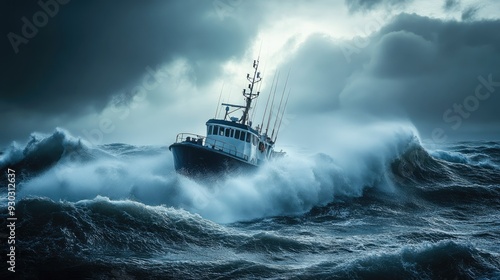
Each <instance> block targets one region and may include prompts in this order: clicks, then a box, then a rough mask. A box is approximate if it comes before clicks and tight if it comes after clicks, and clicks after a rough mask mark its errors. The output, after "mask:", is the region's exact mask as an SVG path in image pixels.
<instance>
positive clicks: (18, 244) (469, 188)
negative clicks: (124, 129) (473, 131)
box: [0, 130, 500, 279]
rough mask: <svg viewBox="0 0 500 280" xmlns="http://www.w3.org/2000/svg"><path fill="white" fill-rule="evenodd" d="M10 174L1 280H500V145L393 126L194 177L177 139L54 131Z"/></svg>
mask: <svg viewBox="0 0 500 280" xmlns="http://www.w3.org/2000/svg"><path fill="white" fill-rule="evenodd" d="M9 168H10V169H11V170H14V171H15V183H16V189H15V210H14V213H13V215H9V214H10V213H9V211H8V201H9V200H8V193H7V186H8V179H9V177H8V175H7V173H8V172H7V170H8V169H9ZM0 169H1V170H2V174H1V176H0V186H1V189H0V194H1V199H0V215H1V216H2V220H1V221H2V222H1V225H0V226H1V228H2V230H1V233H2V239H1V245H0V251H1V255H2V265H1V269H2V270H1V271H0V278H1V279H9V278H8V277H15V278H19V279H235V278H236V279H261V278H268V279H500V142H479V141H478V142H458V143H446V144H442V145H439V146H436V145H432V146H426V145H425V143H424V144H422V143H421V142H420V141H419V140H418V138H417V137H415V136H411V135H410V136H405V137H400V136H398V137H394V138H393V139H392V140H390V141H387V143H384V144H383V145H382V146H380V147H370V149H364V150H362V151H361V152H359V153H358V154H356V155H353V156H352V157H351V158H349V159H348V160H347V159H345V158H339V157H335V156H334V155H331V154H328V153H327V152H321V151H317V152H308V153H300V152H297V153H293V152H292V153H289V155H288V156H286V157H284V158H282V159H279V160H276V161H275V162H272V163H270V164H268V165H265V166H263V167H262V168H260V169H259V170H258V171H257V172H255V173H252V174H229V175H227V176H226V177H221V178H218V179H217V180H210V181H207V182H198V181H192V180H190V179H188V178H185V177H182V176H180V175H178V174H176V173H175V172H174V171H173V170H174V168H173V161H172V155H171V154H170V152H169V151H168V148H167V147H158V146H133V145H127V144H118V143H117V144H108V145H99V146H93V145H90V144H88V143H84V142H82V141H80V140H79V139H76V138H74V137H73V136H71V135H70V134H69V133H67V132H65V131H63V130H57V131H55V132H54V133H53V134H52V135H37V134H33V135H32V137H31V139H30V141H28V143H27V144H22V145H21V144H16V143H13V144H12V145H11V146H9V147H8V148H7V149H5V150H4V151H3V153H2V155H0ZM9 217H15V218H16V220H15V244H14V245H15V271H16V272H15V273H13V272H11V271H8V268H9V267H10V264H9V263H7V261H8V260H9V256H7V254H8V253H9V251H10V246H11V245H9V244H8V240H9V239H8V237H9V234H10V231H9V230H10V229H9V228H8V227H7V226H8V225H9V221H8V220H7V218H9Z"/></svg>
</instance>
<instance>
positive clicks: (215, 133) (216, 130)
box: [213, 125, 219, 135]
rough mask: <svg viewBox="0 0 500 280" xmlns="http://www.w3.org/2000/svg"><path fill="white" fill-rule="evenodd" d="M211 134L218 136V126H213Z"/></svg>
mask: <svg viewBox="0 0 500 280" xmlns="http://www.w3.org/2000/svg"><path fill="white" fill-rule="evenodd" d="M213 134H214V135H219V126H218V125H214V131H213Z"/></svg>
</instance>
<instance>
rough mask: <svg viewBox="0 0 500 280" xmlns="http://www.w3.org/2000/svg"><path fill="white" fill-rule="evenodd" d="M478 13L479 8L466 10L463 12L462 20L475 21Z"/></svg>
mask: <svg viewBox="0 0 500 280" xmlns="http://www.w3.org/2000/svg"><path fill="white" fill-rule="evenodd" d="M478 11H479V7H477V6H470V7H467V8H466V9H465V10H463V11H462V20H464V21H466V20H473V19H474V18H475V17H476V15H477V12H478Z"/></svg>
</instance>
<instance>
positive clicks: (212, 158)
mask: <svg viewBox="0 0 500 280" xmlns="http://www.w3.org/2000/svg"><path fill="white" fill-rule="evenodd" d="M258 68H259V60H258V59H257V60H254V62H253V75H250V74H247V80H248V81H249V82H250V83H249V84H248V88H246V89H243V96H244V100H245V103H244V104H243V105H236V104H228V103H222V104H221V106H222V108H224V109H225V113H224V117H223V118H217V112H218V110H219V108H221V107H219V106H218V107H217V110H216V114H215V117H214V118H213V119H209V120H208V121H207V122H206V135H205V136H203V135H197V134H191V133H179V134H178V135H177V137H176V140H175V143H173V144H172V145H170V147H169V150H170V151H171V152H172V154H173V157H174V167H175V170H176V171H177V172H178V173H180V174H183V175H186V176H188V177H195V178H196V177H206V176H211V175H219V174H222V173H232V172H240V171H248V170H254V169H256V168H258V167H259V166H261V165H263V164H264V163H265V162H268V161H270V160H271V159H273V158H276V157H281V156H283V155H284V154H285V153H284V152H283V151H279V152H277V151H275V150H274V146H275V144H276V139H277V137H278V132H279V128H280V127H281V121H282V119H283V115H284V110H285V108H286V104H287V103H288V97H289V94H290V92H288V96H287V98H286V101H285V103H284V106H283V108H282V102H283V97H284V96H285V89H286V83H285V87H284V89H283V93H282V95H281V101H280V105H279V107H278V112H277V113H276V114H275V115H274V126H273V127H272V129H271V128H270V124H271V119H272V118H273V114H272V109H273V105H274V99H275V95H276V87H277V82H276V86H275V84H274V81H273V86H275V87H274V94H271V92H270V94H269V96H268V100H267V104H266V109H265V111H264V115H263V117H262V123H261V124H260V125H257V126H256V127H253V122H252V115H250V111H251V110H252V109H253V108H252V103H253V101H254V100H255V99H256V98H258V97H259V95H260V92H259V91H257V89H256V85H257V84H258V83H259V82H260V81H261V80H262V77H261V73H260V72H259V71H258ZM275 78H276V75H275ZM275 80H276V79H275ZM273 86H272V87H271V91H272V88H273ZM221 94H222V91H221ZM271 95H273V98H272V103H271V104H270V106H269V101H270V97H271ZM219 103H220V97H219ZM268 106H269V108H270V110H269V114H268V118H267V124H266V125H265V124H264V119H265V116H266V113H267V109H268ZM241 111H242V112H243V114H242V115H241V117H236V116H234V114H235V113H237V112H241ZM264 125H265V126H266V128H265V129H263V127H264ZM271 130H272V131H271Z"/></svg>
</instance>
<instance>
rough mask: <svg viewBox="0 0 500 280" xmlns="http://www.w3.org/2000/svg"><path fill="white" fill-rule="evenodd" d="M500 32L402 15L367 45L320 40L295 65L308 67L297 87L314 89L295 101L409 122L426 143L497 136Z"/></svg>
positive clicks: (486, 24) (497, 24)
mask: <svg viewBox="0 0 500 280" xmlns="http://www.w3.org/2000/svg"><path fill="white" fill-rule="evenodd" d="M499 29H500V21H498V20H496V21H473V22H457V21H444V20H439V19H431V18H427V17H422V16H418V15H414V14H413V15H409V14H402V15H399V16H397V17H396V18H395V19H394V20H393V21H392V22H391V23H389V24H387V25H386V26H384V27H383V28H382V29H381V30H380V31H379V32H377V33H375V34H372V35H371V36H370V37H367V38H365V42H363V43H362V44H360V43H359V42H357V41H355V40H353V41H351V42H345V44H344V45H342V43H339V42H335V41H332V40H331V39H328V38H326V37H320V36H318V35H316V36H313V37H311V38H309V40H307V41H306V42H305V43H304V44H303V46H302V47H301V50H299V51H298V53H297V54H298V55H297V56H296V57H295V59H293V61H291V64H295V65H300V67H301V68H303V70H301V71H302V73H301V75H300V81H301V82H300V83H299V84H301V83H306V81H310V80H312V81H315V82H307V84H308V85H309V86H310V87H309V88H306V87H301V86H299V89H300V91H299V92H298V93H297V95H299V96H302V98H304V99H307V98H306V96H307V97H309V96H311V95H314V97H309V98H310V99H312V100H314V101H310V102H312V103H314V104H316V105H317V106H323V107H322V108H330V109H336V108H338V107H341V108H353V109H356V110H360V109H361V110H363V111H365V112H371V113H373V115H377V116H383V115H386V116H391V117H393V116H401V117H405V118H409V119H410V120H412V121H413V122H414V123H415V124H416V125H417V128H419V129H420V130H421V133H422V135H423V136H424V137H431V134H432V131H434V130H435V129H436V128H438V129H443V130H444V131H445V133H446V135H447V136H450V137H452V136H456V137H463V136H465V135H471V131H475V132H476V133H477V131H481V128H482V127H484V128H485V129H484V131H483V134H485V133H488V132H490V133H492V134H491V135H496V136H497V137H498V133H499V132H500V131H499V130H500V129H499V128H500V115H499V114H498V107H499V105H500V86H499V85H500V70H499V68H498V65H499V64H500V34H499V33H498V32H496V30H499ZM306 53H308V54H310V55H309V57H308V55H307V54H306ZM342 54H347V55H342ZM314 66H316V68H315V69H314ZM307 73H310V74H307ZM488 81H490V82H488ZM491 81H492V82H493V85H491ZM478 87H480V90H479V92H478V93H476V89H477V88H478ZM315 93H318V94H315ZM300 104H307V102H306V101H304V102H302V100H301V103H300ZM457 106H458V107H457ZM301 108H302V110H303V111H307V110H308V109H310V112H313V109H314V107H312V106H305V105H304V106H301ZM495 127H496V128H495ZM495 133H496V134H495ZM475 135H476V136H478V137H480V136H479V135H478V134H475ZM491 135H490V136H491ZM440 139H441V138H440ZM438 140H439V139H438Z"/></svg>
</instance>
